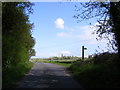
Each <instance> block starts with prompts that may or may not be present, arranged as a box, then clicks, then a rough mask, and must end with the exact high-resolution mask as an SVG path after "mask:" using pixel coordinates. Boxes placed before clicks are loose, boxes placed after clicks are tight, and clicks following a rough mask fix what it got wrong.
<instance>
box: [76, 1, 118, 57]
mask: <svg viewBox="0 0 120 90" xmlns="http://www.w3.org/2000/svg"><path fill="white" fill-rule="evenodd" d="M93 1H96V0H93ZM116 1H118V0H116ZM80 4H81V6H82V7H83V9H81V7H79V6H75V7H76V11H77V12H79V11H80V12H79V13H77V14H76V15H74V18H76V19H78V22H80V21H82V20H88V19H91V18H95V17H97V22H98V24H97V25H96V26H97V27H98V29H97V30H96V31H95V32H94V33H95V34H97V35H98V38H97V39H102V38H107V39H108V40H109V44H111V45H112V48H113V49H114V50H115V51H117V52H118V55H119V56H120V31H119V30H120V25H119V23H120V1H118V2H112V0H110V1H108V2H98V0H97V1H96V2H91V1H90V2H86V3H80ZM110 35H112V36H113V37H112V39H110V37H109V36H110ZM109 44H108V45H109ZM116 47H117V48H116Z"/></svg>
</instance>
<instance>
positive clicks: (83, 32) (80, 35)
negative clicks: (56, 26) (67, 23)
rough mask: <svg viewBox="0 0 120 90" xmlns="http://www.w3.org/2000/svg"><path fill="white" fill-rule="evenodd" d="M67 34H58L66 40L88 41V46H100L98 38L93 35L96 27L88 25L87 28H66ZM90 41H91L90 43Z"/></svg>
mask: <svg viewBox="0 0 120 90" xmlns="http://www.w3.org/2000/svg"><path fill="white" fill-rule="evenodd" d="M65 29H67V32H59V33H57V36H58V37H64V38H75V39H77V40H80V41H86V40H87V43H88V44H98V43H99V42H98V41H97V40H96V38H97V37H98V36H97V35H95V34H92V33H93V32H94V30H95V29H96V27H93V26H90V25H86V26H75V27H73V28H69V27H66V28H65ZM88 40H89V41H88ZM101 42H107V40H104V39H103V40H102V41H101Z"/></svg>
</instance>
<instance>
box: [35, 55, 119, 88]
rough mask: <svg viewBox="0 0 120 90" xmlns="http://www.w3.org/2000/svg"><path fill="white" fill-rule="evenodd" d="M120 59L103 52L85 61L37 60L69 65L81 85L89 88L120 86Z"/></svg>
mask: <svg viewBox="0 0 120 90" xmlns="http://www.w3.org/2000/svg"><path fill="white" fill-rule="evenodd" d="M119 60H120V59H119V58H118V57H116V55H115V54H109V53H103V54H100V55H97V56H95V57H93V58H88V59H86V60H85V61H76V62H75V61H71V60H66V61H65V60H56V61H50V60H37V62H44V63H52V64H58V65H62V66H65V67H67V68H68V70H69V71H70V72H71V74H72V75H73V76H74V78H75V79H76V80H77V81H78V82H79V83H80V84H81V86H82V87H83V88H85V89H87V88H120V64H119ZM70 61H71V62H70ZM66 62H67V63H66Z"/></svg>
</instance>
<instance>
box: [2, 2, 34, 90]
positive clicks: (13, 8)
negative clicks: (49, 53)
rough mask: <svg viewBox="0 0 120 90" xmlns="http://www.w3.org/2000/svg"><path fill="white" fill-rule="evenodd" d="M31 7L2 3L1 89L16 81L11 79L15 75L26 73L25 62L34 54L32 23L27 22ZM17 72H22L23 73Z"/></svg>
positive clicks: (28, 4) (29, 5)
mask: <svg viewBox="0 0 120 90" xmlns="http://www.w3.org/2000/svg"><path fill="white" fill-rule="evenodd" d="M32 5H33V4H32V3H30V2H3V3H2V29H3V31H2V49H3V50H2V68H3V71H2V72H3V88H4V87H6V85H7V82H9V81H12V79H16V78H13V76H14V75H15V74H20V75H21V74H23V72H26V70H27V66H29V65H27V64H28V63H26V62H29V59H30V57H31V55H33V53H34V52H33V51H34V50H33V49H32V48H33V46H34V44H35V40H34V38H33V37H32V28H33V23H30V21H29V14H31V13H32ZM25 65H26V66H25ZM22 66H23V67H22ZM16 68H17V70H15V69H16ZM18 70H23V72H21V71H18ZM12 75H13V76H12ZM14 77H15V76H14ZM13 81H14V80H13ZM11 83H12V82H11ZM9 84H10V82H9Z"/></svg>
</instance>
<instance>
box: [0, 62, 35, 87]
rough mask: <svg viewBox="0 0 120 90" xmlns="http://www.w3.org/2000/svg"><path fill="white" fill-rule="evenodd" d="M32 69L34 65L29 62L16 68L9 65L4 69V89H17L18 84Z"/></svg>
mask: <svg viewBox="0 0 120 90" xmlns="http://www.w3.org/2000/svg"><path fill="white" fill-rule="evenodd" d="M32 67H33V63H32V62H28V61H27V62H24V63H19V64H17V65H15V66H13V65H8V66H7V67H6V68H3V73H2V74H3V77H2V87H3V88H12V87H15V85H16V82H17V81H19V80H20V79H21V78H22V77H23V76H24V75H25V74H26V73H27V72H28V71H29V70H30V69H31V68H32Z"/></svg>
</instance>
